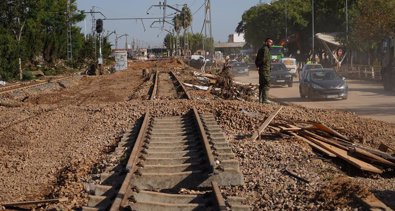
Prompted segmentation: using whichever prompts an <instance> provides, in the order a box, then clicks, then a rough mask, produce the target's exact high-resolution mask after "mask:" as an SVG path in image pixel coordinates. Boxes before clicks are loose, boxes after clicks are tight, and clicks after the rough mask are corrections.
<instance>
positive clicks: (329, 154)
mask: <svg viewBox="0 0 395 211" xmlns="http://www.w3.org/2000/svg"><path fill="white" fill-rule="evenodd" d="M288 133H289V134H291V135H293V136H295V137H296V138H298V139H300V140H302V141H304V142H306V143H307V144H309V145H310V146H311V147H313V148H314V149H316V150H318V151H320V152H321V153H323V154H325V155H327V156H329V157H333V158H335V157H337V156H336V155H335V154H334V153H332V152H330V151H328V150H326V149H324V148H322V147H320V146H319V145H317V144H315V143H313V142H311V141H309V140H308V139H306V138H304V137H302V136H299V135H297V134H296V133H293V132H288Z"/></svg>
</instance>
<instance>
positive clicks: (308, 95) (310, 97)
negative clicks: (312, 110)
mask: <svg viewBox="0 0 395 211" xmlns="http://www.w3.org/2000/svg"><path fill="white" fill-rule="evenodd" d="M307 98H309V99H312V98H313V95H312V94H311V92H310V90H307Z"/></svg>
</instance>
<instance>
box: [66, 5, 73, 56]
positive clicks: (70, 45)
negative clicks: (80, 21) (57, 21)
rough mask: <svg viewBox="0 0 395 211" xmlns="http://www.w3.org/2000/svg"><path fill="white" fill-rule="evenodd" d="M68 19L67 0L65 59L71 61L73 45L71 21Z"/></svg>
mask: <svg viewBox="0 0 395 211" xmlns="http://www.w3.org/2000/svg"><path fill="white" fill-rule="evenodd" d="M70 19H71V10H70V0H67V61H69V62H70V63H72V62H73V45H72V37H71V35H72V34H71V29H72V23H71V21H70Z"/></svg>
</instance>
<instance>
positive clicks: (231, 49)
mask: <svg viewBox="0 0 395 211" xmlns="http://www.w3.org/2000/svg"><path fill="white" fill-rule="evenodd" d="M245 47H246V42H245V40H244V34H243V33H241V34H238V33H233V34H230V35H229V36H228V42H223V43H221V42H217V43H214V49H215V51H221V52H222V54H223V55H232V54H240V53H241V50H242V49H245Z"/></svg>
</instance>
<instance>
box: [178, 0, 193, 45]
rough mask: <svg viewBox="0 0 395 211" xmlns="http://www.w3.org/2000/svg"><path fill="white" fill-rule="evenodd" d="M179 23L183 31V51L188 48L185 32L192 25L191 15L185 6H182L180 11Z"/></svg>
mask: <svg viewBox="0 0 395 211" xmlns="http://www.w3.org/2000/svg"><path fill="white" fill-rule="evenodd" d="M181 21H182V22H181V25H182V28H183V29H184V51H185V50H187V49H188V48H189V45H188V38H187V36H186V31H187V29H188V27H190V26H191V24H192V13H191V10H190V9H189V8H188V6H187V5H186V4H184V6H183V7H182V10H181Z"/></svg>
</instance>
